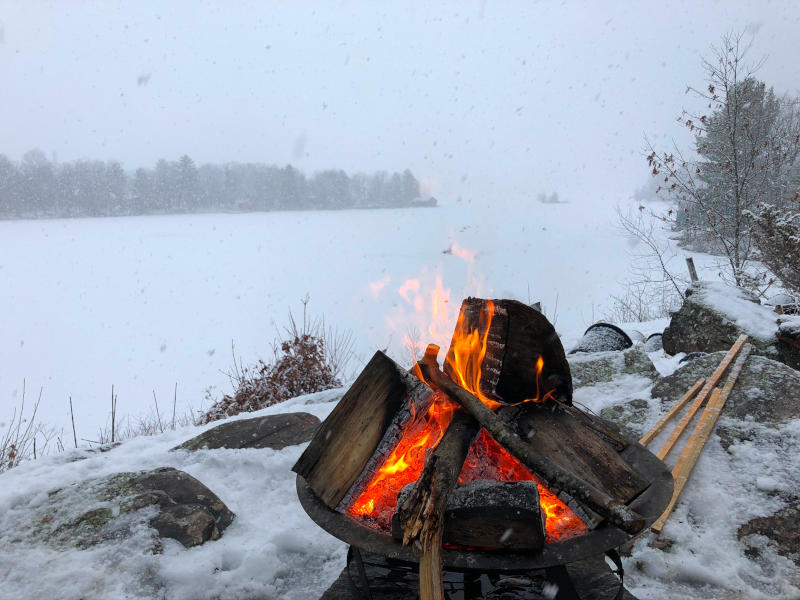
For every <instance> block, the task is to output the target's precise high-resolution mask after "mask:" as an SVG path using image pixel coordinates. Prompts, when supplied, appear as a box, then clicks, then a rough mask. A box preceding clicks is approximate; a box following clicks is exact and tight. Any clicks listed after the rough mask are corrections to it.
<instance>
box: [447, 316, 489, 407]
mask: <svg viewBox="0 0 800 600" xmlns="http://www.w3.org/2000/svg"><path fill="white" fill-rule="evenodd" d="M484 308H485V310H483V311H481V314H480V316H479V317H478V323H479V324H478V327H477V328H476V329H472V330H469V329H468V325H467V323H466V322H465V319H464V313H460V314H459V315H458V321H457V322H456V330H455V332H454V333H453V341H452V343H451V351H452V352H451V353H448V355H447V359H446V360H447V364H448V365H450V367H451V368H452V372H453V373H455V375H456V376H457V377H458V379H457V381H456V383H458V384H459V385H460V386H461V387H463V388H464V389H465V390H467V391H468V392H471V393H472V394H473V395H475V396H476V397H477V398H478V399H480V401H481V402H483V403H484V404H485V405H486V406H488V407H489V408H491V409H493V410H494V409H495V408H497V407H499V406H500V403H499V402H496V401H494V400H492V399H491V398H489V397H487V396H486V395H485V394H484V393H483V392H482V391H481V371H482V369H481V365H482V364H483V359H484V357H485V356H486V343H487V341H488V339H489V329H490V328H491V325H492V318H493V317H494V302H492V301H491V300H487V301H486V305H485V307H484ZM480 330H483V335H482V336H481V335H480V333H479V331H480Z"/></svg>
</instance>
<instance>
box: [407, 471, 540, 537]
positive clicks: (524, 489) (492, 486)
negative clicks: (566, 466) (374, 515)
mask: <svg viewBox="0 0 800 600" xmlns="http://www.w3.org/2000/svg"><path fill="white" fill-rule="evenodd" d="M409 491H410V486H407V487H406V488H404V490H403V491H402V492H401V493H400V496H399V497H398V499H397V503H398V505H400V504H402V503H403V502H404V500H405V499H406V498H407V497H408V493H409ZM392 535H393V536H394V537H395V538H396V539H402V537H403V532H402V528H401V527H400V522H399V519H398V518H397V516H396V514H395V518H394V519H393V520H392ZM442 541H443V542H444V543H446V544H452V545H456V546H463V547H467V548H490V549H503V550H524V551H536V550H540V549H541V548H542V546H543V545H544V542H545V527H544V515H543V514H542V510H541V506H540V504H539V491H538V488H537V486H536V484H535V483H534V482H532V481H517V482H500V481H474V482H471V483H468V484H465V485H460V484H459V485H458V486H457V487H456V488H455V489H454V490H453V492H452V493H451V494H450V498H449V499H448V501H447V506H446V509H445V513H444V532H443V536H442Z"/></svg>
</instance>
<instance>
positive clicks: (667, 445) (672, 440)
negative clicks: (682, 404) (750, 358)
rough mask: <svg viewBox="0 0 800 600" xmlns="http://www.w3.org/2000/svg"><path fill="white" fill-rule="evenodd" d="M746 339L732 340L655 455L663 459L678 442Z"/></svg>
mask: <svg viewBox="0 0 800 600" xmlns="http://www.w3.org/2000/svg"><path fill="white" fill-rule="evenodd" d="M746 341H747V336H746V335H740V336H739V338H738V339H737V340H736V342H734V344H733V346H731V349H730V350H728V353H727V354H726V355H725V357H724V358H723V359H722V362H721V363H719V366H718V367H717V369H716V370H715V371H714V373H713V374H712V375H711V377H709V378H708V381H706V384H705V385H704V386H703V389H702V390H700V393H699V394H697V398H695V401H694V402H692V404H691V405H689V409H688V410H687V411H686V414H685V415H683V418H682V419H681V420H680V422H679V423H678V425H677V426H676V427H675V429H674V430H673V431H672V433H671V434H670V436H669V438H667V441H666V442H664V445H663V446H662V447H661V450H659V451H658V452H657V453H656V456H658V458H660V459H661V460H664V459H665V458H666V456H667V454H669V453H670V450H672V449H673V448H674V447H675V444H677V443H678V440H679V439H680V438H681V436H682V435H683V433H684V432H685V431H686V429H687V427H689V424H690V423H691V422H692V419H694V416H695V415H696V414H697V412H698V411H699V410H700V408H701V407H702V406H703V403H704V402H705V401H706V398H708V396H709V394H710V393H711V390H713V389H714V388H715V387H716V386H717V383H718V382H719V380H720V379H721V378H722V376H723V375H724V374H725V371H726V370H727V369H728V366H729V365H730V364H731V361H733V359H734V357H735V356H736V354H738V352H739V350H740V349H741V348H742V346H743V345H744V343H745V342H746Z"/></svg>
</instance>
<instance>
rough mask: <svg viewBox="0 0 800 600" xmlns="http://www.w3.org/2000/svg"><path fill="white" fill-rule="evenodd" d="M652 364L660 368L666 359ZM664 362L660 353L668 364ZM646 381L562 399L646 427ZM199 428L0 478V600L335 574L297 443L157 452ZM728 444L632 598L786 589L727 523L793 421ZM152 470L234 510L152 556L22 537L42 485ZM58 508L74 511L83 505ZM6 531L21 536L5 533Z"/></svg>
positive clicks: (761, 487)
mask: <svg viewBox="0 0 800 600" xmlns="http://www.w3.org/2000/svg"><path fill="white" fill-rule="evenodd" d="M660 362H661V367H662V369H664V370H667V371H668V370H669V364H668V363H669V361H667V360H662V361H660ZM676 362H677V361H672V363H673V365H672V366H673V367H674V366H675V363H676ZM651 385H652V382H651V381H650V380H649V379H645V378H642V377H638V376H630V375H625V376H622V377H621V378H618V379H616V380H615V381H612V382H610V383H603V384H599V385H596V386H593V387H587V388H581V389H579V390H577V392H576V395H575V400H576V401H577V402H579V403H581V405H583V406H584V407H585V408H588V409H591V410H593V411H595V412H599V411H600V410H601V409H602V408H603V407H605V406H610V405H612V404H616V403H620V402H624V401H629V400H631V399H634V398H641V399H644V400H647V401H648V402H649V404H650V409H649V412H650V416H649V418H648V423H647V425H652V423H653V422H655V420H656V419H657V418H658V416H659V413H660V403H659V402H658V401H656V400H650V394H649V389H650V386H651ZM340 395H341V391H337V390H330V391H328V392H322V393H320V394H312V395H310V396H303V397H299V398H295V399H292V400H289V401H287V402H286V403H284V404H280V405H277V406H273V407H270V408H268V409H265V410H262V411H259V412H258V413H251V414H245V415H241V416H239V417H234V419H236V418H248V417H251V416H255V415H269V414H276V413H280V412H289V411H306V412H310V413H312V414H315V415H317V416H318V417H320V418H321V419H324V418H325V417H326V416H327V415H328V414H329V413H330V411H331V409H332V408H333V406H334V405H335V400H337V399H338V398H339V397H340ZM215 425H216V423H215ZM750 425H751V426H754V424H752V423H751V424H750ZM208 427H209V426H205V427H201V428H195V427H186V428H182V429H178V430H176V431H170V432H167V433H164V434H162V435H159V436H155V437H140V438H136V439H133V440H129V441H127V442H124V443H123V444H122V445H121V446H120V447H118V448H116V449H113V450H111V451H109V452H105V453H90V452H88V451H86V450H85V449H79V450H67V451H66V452H63V453H60V454H55V455H51V456H48V457H45V458H43V459H39V460H37V461H30V462H26V463H24V464H23V465H21V466H19V467H17V468H15V469H12V470H10V471H8V472H6V473H4V474H3V475H2V476H0V482H2V485H0V600H6V599H8V600H17V599H18V598H43V597H45V598H46V597H57V598H61V599H63V600H78V599H89V598H102V599H104V600H123V599H125V600H127V599H136V598H143V599H149V598H156V597H157V598H169V599H170V600H204V599H208V600H241V599H243V598H264V599H273V598H274V599H284V600H306V599H311V600H313V599H314V598H317V597H319V595H320V594H321V593H322V592H323V591H324V590H325V589H326V588H327V587H328V586H329V585H330V584H331V583H332V582H333V580H334V579H335V578H336V577H337V576H338V573H339V572H340V571H341V569H342V567H343V565H344V562H345V551H346V547H345V545H344V544H343V543H342V542H340V541H338V540H336V539H335V538H333V537H332V536H330V535H328V534H327V533H325V532H324V531H323V530H322V529H320V528H319V527H318V526H317V525H316V524H315V523H314V522H313V521H312V520H311V519H310V518H309V517H308V516H307V515H306V514H305V513H304V512H303V509H302V508H301V506H300V503H299V501H298V500H297V497H296V494H295V476H294V474H293V473H292V472H291V471H290V468H291V466H292V465H293V464H294V462H295V461H296V460H297V458H298V457H299V456H300V454H301V452H302V450H303V449H304V447H305V444H302V445H299V446H291V447H288V448H285V449H283V450H280V451H275V450H270V449H260V450H256V449H247V450H226V449H220V450H200V451H197V452H187V451H177V452H170V451H169V449H170V448H172V447H174V446H176V445H177V444H179V443H181V442H183V441H184V440H186V439H188V438H190V437H193V436H194V435H196V434H197V433H199V432H200V430H202V429H207V428H208ZM659 442H660V440H658V439H657V440H656V442H655V444H656V446H657V445H658V444H659ZM731 450H732V452H731V453H730V454H729V453H727V452H725V451H724V450H723V449H722V448H721V446H720V445H719V441H718V440H717V439H716V437H715V436H712V439H711V440H710V441H709V443H708V445H707V447H706V448H705V450H704V451H703V454H702V455H701V458H700V461H699V463H698V465H697V467H696V469H695V472H694V474H693V476H692V479H691V480H690V483H689V485H688V486H687V488H686V490H685V491H684V494H683V496H682V498H681V501H680V502H679V504H678V506H677V508H676V510H675V512H674V513H673V515H672V516H671V517H670V520H669V521H668V522H667V526H666V528H665V529H664V532H663V537H666V538H669V539H672V540H674V545H673V546H672V548H671V549H668V550H667V551H664V550H659V549H655V548H653V547H651V546H650V545H649V541H650V540H651V539H652V536H651V535H650V534H649V533H645V534H644V535H643V536H642V537H641V538H640V540H639V541H638V542H637V544H636V546H635V547H634V550H633V553H632V555H631V556H630V557H628V558H625V559H624V566H625V569H626V578H625V581H626V585H627V587H628V588H629V589H631V591H633V592H634V593H635V594H636V595H637V597H639V598H641V599H642V600H667V599H672V600H682V599H693V600H706V599H713V600H723V599H724V600H728V599H735V600H751V599H764V600H766V599H782V600H796V599H797V598H800V587H798V586H800V574H799V573H798V570H797V568H796V567H795V566H794V564H793V563H791V561H789V560H788V559H786V558H783V557H781V556H778V555H776V554H775V553H774V551H773V550H772V549H771V548H770V546H769V544H768V543H767V541H766V539H763V543H761V542H759V541H758V540H756V541H755V543H756V544H757V545H758V550H759V553H760V555H759V556H756V557H748V556H747V555H746V554H745V552H744V546H742V545H741V544H739V543H738V542H737V541H736V538H735V532H736V529H737V527H738V524H740V523H742V522H744V521H745V520H747V519H750V518H752V517H754V516H763V515H768V514H770V512H772V511H774V510H775V509H776V508H778V507H779V506H780V501H779V500H778V499H777V498H776V497H775V496H774V495H772V494H770V491H771V490H774V489H778V488H780V486H781V485H783V484H784V483H786V482H793V481H796V480H797V478H798V477H800V465H798V463H797V461H793V460H792V457H793V456H796V454H797V452H800V421H798V420H795V421H793V422H791V423H789V424H787V425H785V426H782V427H780V428H779V429H777V430H775V429H769V428H766V427H763V428H760V429H759V433H758V435H757V436H755V438H754V439H753V440H752V441H746V442H744V443H741V444H736V445H734V446H732V447H731ZM674 454H675V455H677V451H676V452H675V453H674ZM162 466H172V467H175V468H178V469H182V470H184V471H186V472H188V473H189V474H191V475H193V476H194V477H196V478H198V479H199V480H200V481H202V482H203V483H205V484H206V485H207V486H208V487H209V488H210V489H211V490H212V491H214V492H215V493H216V494H217V495H218V496H219V497H220V498H221V499H222V500H223V501H224V502H225V503H226V504H227V506H228V507H229V508H230V509H231V510H232V511H233V512H234V513H235V514H236V518H235V519H234V521H233V524H232V525H230V526H229V527H228V529H226V530H225V532H224V533H223V535H222V537H221V538H220V539H219V540H217V541H213V542H206V543H205V544H203V545H202V546H197V547H195V548H191V549H188V550H187V549H185V548H184V547H183V546H182V545H181V544H180V543H178V542H175V541H172V540H169V539H167V540H164V550H163V553H162V554H155V555H154V554H151V553H150V549H151V537H150V534H149V533H148V531H147V529H146V528H140V529H139V530H137V531H136V534H135V535H133V536H132V537H131V538H129V539H127V540H125V541H123V542H110V543H104V544H100V545H98V546H95V547H92V548H90V549H87V550H76V549H67V550H58V551H57V550H53V549H49V548H45V547H42V546H31V545H29V544H26V543H25V542H24V537H25V535H26V532H27V531H28V530H30V528H31V527H32V526H33V523H32V522H31V519H32V515H33V514H35V511H36V508H37V507H38V506H40V505H42V504H43V503H46V502H47V499H48V492H51V491H53V490H55V489H59V488H65V487H67V486H70V485H71V484H74V483H76V482H80V481H84V480H87V479H93V478H99V477H104V476H106V475H110V474H113V473H117V472H122V471H128V472H130V471H139V470H144V469H153V468H156V467H162ZM71 508H74V510H75V511H76V512H83V511H87V510H91V509H93V508H95V504H90V503H87V504H86V506H76V507H71ZM20 538H23V541H22V542H20V541H15V540H19V539H20ZM759 544H760V545H759Z"/></svg>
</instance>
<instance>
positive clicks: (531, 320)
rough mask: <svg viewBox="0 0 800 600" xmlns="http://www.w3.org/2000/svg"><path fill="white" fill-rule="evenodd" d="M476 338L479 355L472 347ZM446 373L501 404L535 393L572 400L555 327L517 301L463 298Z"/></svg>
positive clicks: (570, 382)
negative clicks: (481, 345)
mask: <svg viewBox="0 0 800 600" xmlns="http://www.w3.org/2000/svg"><path fill="white" fill-rule="evenodd" d="M480 341H483V342H484V343H483V346H484V348H482V349H481V351H482V352H483V354H482V355H479V354H478V352H477V350H478V348H476V346H477V345H479V344H480ZM444 372H445V374H446V375H448V376H449V377H450V378H451V379H453V381H456V382H459V383H460V384H461V386H462V387H464V388H466V389H472V390H473V393H475V394H476V395H478V396H480V395H484V396H485V397H488V398H489V399H491V400H493V401H495V402H499V403H501V404H516V403H519V402H523V401H525V400H529V399H533V398H538V399H539V400H545V399H554V398H558V399H560V400H562V401H564V402H565V403H567V404H570V403H571V402H572V377H571V376H570V372H569V364H568V363H567V358H566V355H565V354H564V348H563V346H562V345H561V340H560V339H559V338H558V334H557V333H556V330H555V328H554V327H553V325H552V324H551V323H550V321H548V320H547V317H545V316H544V315H543V314H542V313H540V312H538V311H537V310H535V309H534V308H531V307H530V306H527V305H526V304H523V303H522V302H517V301H516V300H484V299H481V298H467V299H466V300H464V302H463V303H462V304H461V311H460V312H459V315H458V322H457V324H456V332H455V335H454V336H453V341H452V343H451V345H450V349H449V350H448V352H447V357H446V359H445V365H444ZM476 381H477V382H478V385H477V386H474V385H472V384H473V383H474V382H476Z"/></svg>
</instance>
